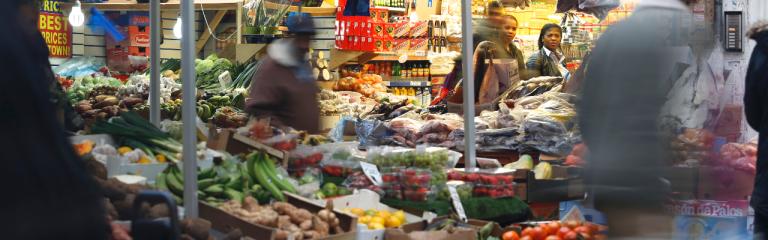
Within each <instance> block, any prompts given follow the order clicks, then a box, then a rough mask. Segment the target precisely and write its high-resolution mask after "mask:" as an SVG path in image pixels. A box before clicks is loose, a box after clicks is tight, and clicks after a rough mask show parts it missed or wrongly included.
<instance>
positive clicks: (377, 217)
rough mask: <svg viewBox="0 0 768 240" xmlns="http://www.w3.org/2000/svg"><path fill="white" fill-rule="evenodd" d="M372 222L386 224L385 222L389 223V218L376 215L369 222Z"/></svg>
mask: <svg viewBox="0 0 768 240" xmlns="http://www.w3.org/2000/svg"><path fill="white" fill-rule="evenodd" d="M371 223H379V224H381V225H384V224H385V223H387V220H386V219H384V218H382V217H379V216H376V217H372V218H371V221H370V222H369V224H371Z"/></svg>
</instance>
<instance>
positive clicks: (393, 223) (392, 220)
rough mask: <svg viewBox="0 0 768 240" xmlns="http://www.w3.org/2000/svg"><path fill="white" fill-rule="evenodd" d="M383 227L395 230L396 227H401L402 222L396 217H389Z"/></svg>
mask: <svg viewBox="0 0 768 240" xmlns="http://www.w3.org/2000/svg"><path fill="white" fill-rule="evenodd" d="M385 225H386V226H387V227H388V228H396V227H399V226H400V225H403V221H400V218H398V217H397V216H389V218H387V222H386V224H385Z"/></svg>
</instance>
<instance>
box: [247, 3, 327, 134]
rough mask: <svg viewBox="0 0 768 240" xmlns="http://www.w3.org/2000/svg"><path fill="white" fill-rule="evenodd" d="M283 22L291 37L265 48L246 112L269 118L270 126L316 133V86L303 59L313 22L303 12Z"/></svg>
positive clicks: (317, 114) (253, 81) (305, 57)
mask: <svg viewBox="0 0 768 240" xmlns="http://www.w3.org/2000/svg"><path fill="white" fill-rule="evenodd" d="M286 25H287V26H288V33H289V34H290V35H291V37H289V38H285V39H280V40H277V41H275V42H273V43H272V44H270V45H269V47H267V55H266V56H265V57H264V58H263V59H262V60H261V61H263V62H262V63H261V64H260V66H259V69H258V70H257V71H256V74H254V76H253V80H252V81H251V86H250V88H249V91H250V94H249V97H248V99H246V111H248V113H249V114H250V115H251V116H253V117H256V118H271V119H270V123H271V124H273V125H277V126H285V127H292V128H294V129H296V130H300V131H307V132H309V133H317V132H319V129H320V109H319V108H318V106H317V99H316V98H317V93H318V87H317V82H316V78H315V77H316V76H314V75H313V74H312V69H311V66H310V65H309V60H308V58H307V53H309V40H310V38H311V37H312V36H313V35H314V34H315V25H314V23H312V18H310V17H309V16H308V15H303V14H301V15H291V16H289V17H288V19H287V20H286Z"/></svg>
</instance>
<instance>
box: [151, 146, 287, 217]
mask: <svg viewBox="0 0 768 240" xmlns="http://www.w3.org/2000/svg"><path fill="white" fill-rule="evenodd" d="M156 179H157V180H156V181H157V182H156V183H155V184H156V187H157V188H158V189H163V190H167V191H169V192H171V193H172V194H173V195H174V197H175V198H176V200H177V201H179V202H181V201H182V200H183V195H184V194H183V193H184V179H183V176H182V173H181V170H180V169H179V168H178V167H177V166H176V165H175V164H171V165H169V166H168V168H166V170H165V171H163V172H162V173H160V174H159V175H158V177H157V178H156ZM197 181H198V183H197V184H198V185H197V186H198V192H197V195H198V198H200V199H202V200H204V201H205V202H207V203H209V204H212V205H220V204H222V203H224V202H226V201H229V200H234V201H243V199H244V198H245V197H247V196H251V197H254V198H255V199H256V200H258V201H259V202H261V203H268V202H269V201H270V200H271V199H273V198H274V199H276V200H278V201H285V196H284V194H283V191H285V192H290V193H297V190H296V187H294V186H293V184H292V183H291V182H289V181H288V178H287V177H285V176H283V175H280V174H278V173H277V171H276V168H275V164H274V162H273V161H272V160H271V159H269V157H267V156H266V155H264V154H260V153H253V154H251V155H249V156H248V160H247V161H246V162H242V163H240V162H234V160H226V161H218V162H216V164H215V165H214V166H213V167H211V168H207V169H202V170H200V171H199V172H198V174H197Z"/></svg>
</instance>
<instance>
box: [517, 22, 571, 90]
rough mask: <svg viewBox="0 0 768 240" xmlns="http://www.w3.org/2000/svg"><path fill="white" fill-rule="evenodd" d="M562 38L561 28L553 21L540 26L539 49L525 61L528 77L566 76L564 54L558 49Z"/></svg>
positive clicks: (567, 73)
mask: <svg viewBox="0 0 768 240" xmlns="http://www.w3.org/2000/svg"><path fill="white" fill-rule="evenodd" d="M562 40H563V29H562V28H560V26H559V25H557V24H554V23H548V24H546V25H544V26H543V27H541V32H540V33H539V40H538V44H539V51H536V52H535V53H533V54H532V55H531V56H530V57H529V58H528V62H527V63H526V67H527V69H528V75H529V77H532V78H533V77H539V76H552V77H564V78H568V75H569V72H568V69H567V68H565V63H563V61H565V56H564V55H563V51H562V50H560V44H561V43H560V42H561V41H562Z"/></svg>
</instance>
